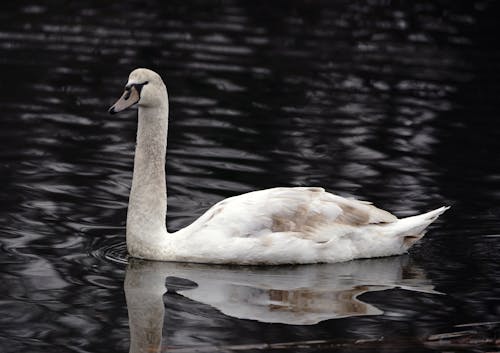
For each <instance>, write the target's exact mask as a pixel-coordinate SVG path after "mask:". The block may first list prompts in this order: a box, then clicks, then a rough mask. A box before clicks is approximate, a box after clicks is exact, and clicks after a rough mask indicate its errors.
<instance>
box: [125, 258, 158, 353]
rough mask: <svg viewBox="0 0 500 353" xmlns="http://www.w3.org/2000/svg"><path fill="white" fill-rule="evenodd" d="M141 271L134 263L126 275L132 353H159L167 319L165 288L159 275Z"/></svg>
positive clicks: (137, 264) (139, 265)
mask: <svg viewBox="0 0 500 353" xmlns="http://www.w3.org/2000/svg"><path fill="white" fill-rule="evenodd" d="M141 267H142V266H141V263H140V262H139V263H138V262H135V263H134V262H131V263H129V265H128V267H127V272H126V274H125V284H124V288H125V297H126V300H127V308H128V316H129V325H130V353H143V352H144V353H159V352H161V337H162V328H163V317H164V315H165V307H164V304H163V294H164V293H165V286H164V285H163V280H162V278H156V277H158V274H157V273H156V272H155V271H151V269H150V270H149V271H148V269H147V268H145V269H144V268H141ZM160 277H161V275H160Z"/></svg>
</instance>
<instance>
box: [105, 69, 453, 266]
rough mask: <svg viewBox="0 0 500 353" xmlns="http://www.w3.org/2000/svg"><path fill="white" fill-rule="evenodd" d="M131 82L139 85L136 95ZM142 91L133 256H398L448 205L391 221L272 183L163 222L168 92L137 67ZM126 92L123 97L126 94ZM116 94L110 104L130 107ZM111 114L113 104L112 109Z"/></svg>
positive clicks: (364, 207)
mask: <svg viewBox="0 0 500 353" xmlns="http://www.w3.org/2000/svg"><path fill="white" fill-rule="evenodd" d="M134 85H137V86H138V87H141V89H142V91H141V89H137V91H135V92H134V87H135V86H134ZM127 87H132V93H134V94H136V95H138V94H139V93H140V100H139V101H138V104H139V122H138V133H137V147H136V154H135V160H134V176H133V182H132V190H131V194H130V201H129V210H128V215H127V247H128V250H129V253H130V254H131V255H132V256H134V257H139V258H145V259H151V260H161V261H190V262H204V263H233V264H294V263H297V264H298V263H316V262H339V261H347V260H352V259H355V258H366V257H380V256H389V255H397V254H401V253H404V252H405V251H406V250H407V249H408V248H409V247H410V246H411V245H413V243H414V242H415V241H417V240H418V239H420V238H421V237H422V236H423V234H424V229H425V228H426V227H427V226H428V225H429V224H430V223H432V222H433V221H434V220H435V219H436V218H437V217H438V216H439V215H440V214H442V213H443V212H444V211H445V210H446V209H447V208H446V207H441V208H439V209H437V210H434V211H431V212H429V213H426V214H423V215H419V216H414V217H408V218H405V219H401V220H399V219H397V218H396V217H395V216H394V215H392V214H390V213H389V212H387V211H384V210H381V209H379V208H376V207H375V206H373V205H371V204H370V203H369V202H365V201H358V200H354V199H350V198H343V197H340V196H336V195H333V194H331V193H328V192H325V190H324V189H322V188H318V187H296V188H273V189H267V190H260V191H254V192H250V193H246V194H243V195H239V196H235V197H231V198H228V199H226V200H223V201H221V202H219V203H217V204H215V205H214V206H213V207H211V208H210V209H209V210H208V211H207V212H205V214H203V215H202V216H201V217H200V218H199V219H198V220H196V221H195V222H194V223H193V224H191V225H189V226H188V227H186V228H184V229H181V230H179V231H177V232H175V233H173V234H169V233H168V232H167V230H166V227H165V215H166V188H165V186H166V181H165V169H164V165H165V152H166V135H167V129H168V96H167V91H166V88H165V85H164V84H163V81H162V80H161V78H160V76H159V75H158V74H156V73H154V72H153V71H151V70H147V69H137V70H134V71H133V72H132V73H131V74H130V76H129V82H128V84H127ZM124 96H126V95H125V94H124ZM130 105H131V103H130V102H126V98H123V97H122V98H120V100H119V101H118V102H117V103H116V104H115V106H114V107H120V110H123V109H124V108H123V107H128V106H130ZM110 111H111V112H115V111H114V109H113V107H112V109H111V110H110Z"/></svg>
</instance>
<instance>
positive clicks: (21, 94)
mask: <svg viewBox="0 0 500 353" xmlns="http://www.w3.org/2000/svg"><path fill="white" fill-rule="evenodd" d="M496 10H497V6H496V5H495V4H494V2H492V1H472V2H468V3H467V4H458V3H456V2H453V1H440V2H425V3H418V4H413V3H403V4H401V3H397V2H387V1H370V2H358V1H336V2H327V1H324V2H322V1H290V2H285V1H273V2H266V1H253V2H244V1H222V2H196V1H195V2H189V3H187V2H182V1H169V2H168V3H163V2H155V1H140V2H139V1H137V2H134V1H125V2H124V1H122V2H117V3H113V4H104V5H103V4H102V3H101V2H93V1H79V2H70V3H64V4H63V3H60V2H57V1H47V2H43V3H39V2H34V1H24V0H21V1H16V2H15V3H10V4H4V5H2V11H1V12H0V52H1V55H0V70H1V74H2V75H1V77H2V78H1V80H0V88H1V92H2V94H1V95H0V107H1V108H2V116H1V122H2V127H1V129H0V141H2V148H1V149H0V178H1V181H2V188H0V200H1V202H0V222H1V223H0V232H1V236H0V264H1V266H0V278H1V281H2V284H3V285H2V288H1V289H0V314H1V315H0V346H1V347H3V348H2V350H3V351H5V352H7V353H9V352H20V351H29V352H48V351H50V352H109V351H114V352H126V351H128V350H129V347H130V342H131V340H130V337H131V332H130V326H129V317H130V318H131V319H132V318H133V317H134V314H133V312H134V310H135V309H134V306H130V305H129V306H127V302H126V300H129V295H128V294H129V293H128V290H127V286H125V289H124V280H125V278H126V277H127V278H129V276H131V275H132V274H133V273H137V272H133V271H132V272H131V271H130V266H131V264H129V265H128V267H127V265H126V264H125V263H124V261H117V260H125V247H124V240H125V238H124V236H125V235H124V234H125V229H124V225H125V217H126V208H127V201H128V192H129V187H130V183H131V176H132V174H131V172H132V161H133V149H134V138H135V131H136V118H135V114H136V113H135V112H133V111H131V112H129V113H124V114H121V115H118V116H111V115H108V114H107V108H108V107H109V106H110V105H111V104H112V103H113V102H114V101H115V100H116V98H117V97H118V96H119V95H120V94H121V90H122V87H123V85H124V84H125V83H126V78H127V75H128V73H129V72H130V71H131V70H132V69H133V68H136V67H139V66H145V67H149V68H152V69H154V70H156V71H158V72H159V73H161V75H162V76H163V77H164V78H165V81H166V83H167V86H168V89H169V95H170V100H171V102H170V103H171V105H170V110H171V119H170V130H169V152H168V157H167V165H166V168H167V175H168V203H169V206H168V221H167V224H168V228H169V230H170V231H174V230H177V229H179V228H181V227H183V226H185V225H187V224H189V223H190V222H192V221H193V220H194V219H196V217H198V216H199V215H200V214H201V213H202V212H204V211H205V210H206V209H207V208H208V207H209V206H210V205H212V204H213V203H215V202H217V201H219V200H221V199H222V198H224V197H228V196H232V195H236V194H239V193H243V192H247V191H251V190H255V189H262V188H268V187H273V186H302V185H311V186H323V187H325V188H326V189H328V190H329V191H332V192H336V193H338V194H340V195H343V196H353V197H357V198H360V199H365V200H371V201H374V202H375V203H376V204H377V205H378V206H380V207H382V208H385V209H388V210H390V211H392V212H393V213H395V214H396V215H398V216H407V215H410V214H414V213H417V212H423V211H426V210H430V209H433V208H436V207H438V206H441V205H451V206H452V209H451V210H450V211H449V212H447V213H446V215H444V216H443V217H442V218H440V219H439V220H438V222H436V223H435V225H433V226H432V227H431V229H430V231H429V233H428V235H427V236H426V237H425V238H424V239H423V241H421V242H420V243H419V244H418V245H416V246H415V247H414V248H413V249H412V250H411V252H410V254H409V255H408V256H407V257H402V258H392V259H381V260H368V261H369V262H366V261H356V262H352V263H348V264H334V265H314V266H305V267H303V268H301V267H298V268H297V267H283V268H279V269H275V268H264V269H255V268H225V267H222V268H220V267H215V268H211V267H208V268H206V267H203V266H201V267H197V266H191V267H189V266H187V267H186V266H183V265H179V264H177V265H175V264H170V265H169V264H163V265H160V264H154V263H153V264H149V265H148V263H142V262H140V263H139V264H136V265H137V266H136V267H135V268H136V270H137V269H138V270H141V271H146V273H150V274H152V279H151V278H150V277H148V276H147V275H145V274H144V275H142V277H143V278H144V279H151V280H152V282H147V281H145V283H143V285H144V286H142V287H141V286H140V285H138V287H137V288H138V290H137V291H136V292H135V293H136V294H137V295H138V296H139V302H143V303H147V300H146V299H147V298H145V297H141V295H143V296H147V295H148V293H150V294H151V296H152V300H153V303H155V304H156V305H157V308H160V309H161V308H164V309H163V310H164V312H162V313H161V314H162V315H161V316H160V317H158V315H155V316H154V319H153V318H152V320H153V321H151V322H157V326H154V325H153V326H154V327H156V329H155V330H152V331H150V332H149V333H150V335H149V336H148V337H150V338H151V339H152V340H153V341H154V342H156V343H154V342H153V343H151V344H153V346H154V344H156V346H154V347H156V348H158V347H159V349H160V350H163V351H166V350H172V351H178V352H193V351H194V347H197V349H199V350H201V351H208V352H212V351H249V352H250V351H262V350H264V351H274V350H276V351H283V350H285V351H306V352H313V351H332V350H338V351H348V352H353V351H356V350H366V349H372V350H375V351H391V352H403V351H404V352H410V351H414V352H426V351H435V350H436V351H441V350H448V351H456V350H459V349H461V350H462V351H471V352H472V351H474V352H476V351H488V350H490V351H492V350H495V349H498V347H497V346H496V345H498V344H495V342H494V341H493V338H495V337H496V335H497V330H498V326H497V325H496V324H495V323H493V324H484V325H478V323H485V322H496V321H500V317H499V316H500V312H499V308H500V293H499V289H498V288H500V266H499V265H498V263H499V261H498V253H499V250H500V245H499V241H498V239H499V237H500V235H499V234H500V224H499V222H498V215H499V214H500V206H499V205H500V203H499V201H500V167H499V166H500V163H499V162H500V160H499V159H500V157H499V154H498V150H499V146H500V144H499V142H498V141H499V131H498V122H497V120H498V114H499V112H500V106H499V103H498V92H499V91H500V87H499V86H500V84H499V82H500V80H499V78H500V75H499V65H500V64H499V63H500V60H499V59H500V51H499V47H498V44H497V33H499V28H498V27H499V22H498V20H497V19H498V16H497V13H498V12H497V11H496ZM148 271H149V272H148ZM209 274H210V276H209ZM162 276H163V277H164V278H163V279H162ZM273 276H274V277H273ZM235 278H236V279H238V281H236V279H235ZM270 278H271V279H270ZM258 279H262V281H260V282H259V281H258ZM162 281H163V283H164V282H165V281H166V284H167V287H168V288H169V289H168V291H167V292H166V294H165V295H163V291H165V287H164V285H163V283H162ZM235 281H236V282H235ZM153 283H154V284H153ZM297 284H300V286H297ZM147 288H150V291H148V290H146V289H147ZM129 289H130V288H129ZM126 297H127V298H126ZM132 297H133V298H137V296H135V297H134V296H132ZM141 298H142V299H141ZM228 298H231V300H229V299H228ZM158 300H159V301H158ZM162 303H163V305H161V304H162ZM131 309H134V310H132V314H131ZM137 310H138V311H139V313H140V312H141V310H142V313H143V314H141V315H144V312H145V313H146V314H147V312H148V311H147V310H148V306H147V305H146V304H144V306H142V307H139V308H138V309H137ZM137 310H136V311H135V312H137ZM154 312H155V313H156V314H157V313H158V311H157V310H156V311H154ZM154 320H160V321H161V322H159V321H154ZM158 325H160V326H158ZM464 325H465V326H464ZM158 327H161V328H162V331H163V335H162V336H161V337H158V335H157V334H158V332H159V331H158ZM458 331H471V332H469V333H463V334H462V335H461V336H459V337H458V338H453V337H450V336H446V335H445V336H436V335H438V334H443V333H444V334H445V333H450V332H458ZM140 332H146V333H147V332H148V331H147V330H146V331H140ZM472 332H473V333H472ZM132 337H134V335H133V334H132ZM136 337H139V336H136ZM158 339H159V340H160V341H159V343H158ZM155 340H156V341H155ZM474 340H475V341H474ZM158 344H159V346H158ZM139 347H143V346H141V345H139ZM144 347H145V346H144ZM132 348H134V346H133V345H132ZM134 349H135V348H134Z"/></svg>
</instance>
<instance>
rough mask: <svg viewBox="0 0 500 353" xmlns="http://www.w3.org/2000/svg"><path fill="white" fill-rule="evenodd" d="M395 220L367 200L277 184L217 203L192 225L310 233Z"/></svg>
mask: <svg viewBox="0 0 500 353" xmlns="http://www.w3.org/2000/svg"><path fill="white" fill-rule="evenodd" d="M395 220H397V218H396V217H395V216H393V215H392V214H390V213H389V212H386V211H384V210H381V209H379V208H377V207H375V206H373V205H371V204H370V203H368V202H365V201H358V200H355V199H347V198H344V197H340V196H336V195H333V194H330V193H327V192H325V190H324V189H322V188H315V187H308V188H306V187H298V188H274V189H267V190H261V191H255V192H251V193H247V194H243V195H240V196H236V197H231V198H228V199H226V200H223V201H221V202H219V203H217V204H216V205H214V206H213V207H212V208H211V209H209V210H208V211H207V212H206V213H205V214H204V215H203V216H202V217H200V218H199V219H198V220H197V221H196V222H195V223H194V224H193V225H192V228H191V232H197V231H203V232H205V231H209V232H226V233H228V234H227V235H229V236H231V237H256V236H261V235H266V234H270V233H282V232H287V233H294V234H293V235H295V236H300V237H310V236H313V235H314V234H315V232H314V230H315V229H319V228H321V227H323V226H325V225H330V224H333V223H338V224H339V225H348V226H363V225H367V224H374V223H389V222H394V221H395ZM318 241H320V240H318Z"/></svg>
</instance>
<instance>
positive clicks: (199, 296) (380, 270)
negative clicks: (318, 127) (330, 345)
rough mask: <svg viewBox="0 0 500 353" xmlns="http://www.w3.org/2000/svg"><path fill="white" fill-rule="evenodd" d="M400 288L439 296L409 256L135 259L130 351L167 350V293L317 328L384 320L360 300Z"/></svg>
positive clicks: (238, 313)
mask: <svg viewBox="0 0 500 353" xmlns="http://www.w3.org/2000/svg"><path fill="white" fill-rule="evenodd" d="M165 282H166V286H165ZM395 287H399V288H403V289H407V290H412V291H419V292H427V293H436V292H434V291H433V287H432V285H431V284H430V282H429V281H428V280H427V279H426V278H425V276H424V273H423V272H422V271H421V270H420V269H418V268H417V267H415V266H411V265H409V264H408V258H407V257H405V256H400V257H391V258H383V259H370V260H358V261H351V262H346V263H338V264H328V265H326V264H324V265H307V266H291V267H288V266H287V267H285V266H280V267H235V266H214V265H201V264H186V263H168V262H153V261H144V260H137V259H131V260H130V261H129V264H128V267H127V272H126V276H125V295H126V298H127V306H128V312H129V320H130V331H131V348H130V351H131V352H157V351H158V352H159V351H160V349H161V347H160V346H161V333H162V327H163V317H164V304H163V294H164V293H165V292H166V289H168V290H169V291H176V292H177V293H179V294H181V295H183V296H185V297H187V298H190V299H192V300H195V301H198V302H201V303H204V304H208V305H211V306H212V307H214V308H216V309H218V310H219V311H221V312H222V313H223V314H225V315H228V316H232V317H235V318H238V319H250V320H258V321H262V322H270V323H285V324H291V325H312V324H316V323H318V322H320V321H323V320H327V319H335V318H342V317H348V316H360V315H377V314H381V313H382V312H381V311H380V310H379V309H377V308H376V307H374V306H373V305H370V304H368V303H364V302H363V301H361V300H359V299H358V296H359V295H360V294H362V293H366V292H372V291H380V290H386V289H391V288H395Z"/></svg>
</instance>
